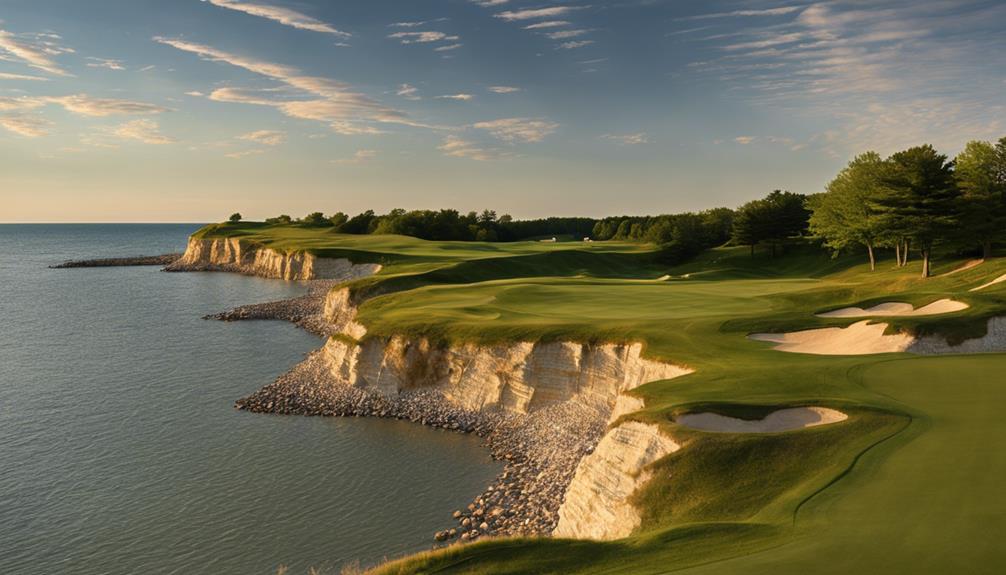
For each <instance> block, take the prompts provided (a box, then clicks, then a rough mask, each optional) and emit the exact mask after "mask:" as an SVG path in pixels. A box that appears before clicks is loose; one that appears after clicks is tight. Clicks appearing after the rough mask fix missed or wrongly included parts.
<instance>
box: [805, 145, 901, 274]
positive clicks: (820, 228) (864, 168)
mask: <svg viewBox="0 0 1006 575" xmlns="http://www.w3.org/2000/svg"><path fill="white" fill-rule="evenodd" d="M883 169H884V161H883V160H882V159H881V158H880V154H877V153H876V152H866V153H864V154H860V155H859V156H856V158H854V159H853V160H852V161H851V162H849V165H848V166H846V167H845V169H843V170H842V171H841V172H840V173H839V174H838V176H836V177H835V179H834V180H832V181H831V182H830V183H829V184H828V186H827V187H826V191H825V193H823V194H818V195H816V196H814V197H813V198H811V200H810V208H811V212H812V213H811V216H810V231H811V233H813V234H814V235H816V236H819V237H822V238H824V240H825V245H826V246H828V247H830V248H832V249H834V250H842V249H845V248H847V247H849V246H852V245H862V246H865V247H866V251H867V253H868V254H869V257H870V269H871V270H875V269H876V268H877V260H876V256H875V255H874V248H875V247H876V246H877V245H878V242H879V241H880V240H881V237H882V232H883V229H882V227H881V219H880V218H879V217H878V213H877V208H876V202H877V200H878V199H879V198H880V196H881V194H883V190H884V189H883V187H882V186H881V176H882V175H883Z"/></svg>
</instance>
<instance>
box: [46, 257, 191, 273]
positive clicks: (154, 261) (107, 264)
mask: <svg viewBox="0 0 1006 575" xmlns="http://www.w3.org/2000/svg"><path fill="white" fill-rule="evenodd" d="M181 257H182V254H163V255H159V256H134V257H127V258H99V259H91V260H69V261H65V262H63V263H61V264H55V265H51V266H49V269H51V270H62V269H71V268H111V267H129V266H167V265H171V264H173V263H175V262H176V261H178V260H179V259H181Z"/></svg>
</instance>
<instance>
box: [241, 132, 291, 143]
mask: <svg viewBox="0 0 1006 575" xmlns="http://www.w3.org/2000/svg"><path fill="white" fill-rule="evenodd" d="M238 139H239V140H244V141H246V142H255V143H257V144H262V145H264V146H278V145H280V144H282V143H284V142H286V132H280V131H278V130H256V131H254V132H248V133H247V134H241V135H240V136H238Z"/></svg>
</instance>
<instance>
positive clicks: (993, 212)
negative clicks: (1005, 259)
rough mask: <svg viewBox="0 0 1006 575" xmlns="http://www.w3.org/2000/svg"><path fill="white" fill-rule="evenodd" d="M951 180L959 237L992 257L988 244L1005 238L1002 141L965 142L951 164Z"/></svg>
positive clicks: (1004, 154) (1005, 144) (1005, 163)
mask: <svg viewBox="0 0 1006 575" xmlns="http://www.w3.org/2000/svg"><path fill="white" fill-rule="evenodd" d="M954 164H955V169H954V177H955V179H956V181H957V186H958V187H959V188H960V191H961V200H962V201H961V224H962V225H961V229H962V234H963V236H964V237H965V238H966V239H968V240H971V241H975V242H977V243H978V244H979V245H981V247H982V258H983V259H989V258H990V257H992V243H993V242H995V241H998V240H1000V239H1002V238H1003V237H1004V235H1006V169H1004V168H1006V138H1003V139H1002V140H1000V141H999V144H998V146H995V145H993V144H991V143H990V142H979V141H974V142H968V144H967V146H965V148H964V151H963V152H961V153H960V154H959V155H958V156H957V158H956V160H954Z"/></svg>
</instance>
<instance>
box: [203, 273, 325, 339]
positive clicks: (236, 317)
mask: <svg viewBox="0 0 1006 575" xmlns="http://www.w3.org/2000/svg"><path fill="white" fill-rule="evenodd" d="M307 283H308V290H307V293H306V294H304V295H302V296H300V297H295V298H290V299H284V300H278V301H271V302H266V303H257V304H250V305H243V306H239V307H236V308H234V309H231V310H227V311H225V312H221V313H215V314H210V315H206V316H203V319H207V320H218V321H227V322H231V321H246V320H282V321H288V322H291V323H294V324H296V325H298V326H300V327H302V328H304V329H305V330H307V331H309V332H311V333H313V334H315V335H318V336H321V337H327V336H330V335H335V334H336V333H337V330H336V329H335V328H334V326H332V325H331V323H330V322H328V321H327V320H326V319H325V317H324V314H323V313H322V310H323V308H324V305H325V296H326V295H327V294H328V291H329V290H330V289H332V288H333V287H334V286H335V285H336V284H338V283H340V282H339V281H337V280H311V281H310V282H307Z"/></svg>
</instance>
